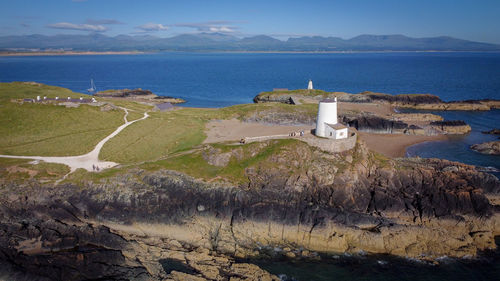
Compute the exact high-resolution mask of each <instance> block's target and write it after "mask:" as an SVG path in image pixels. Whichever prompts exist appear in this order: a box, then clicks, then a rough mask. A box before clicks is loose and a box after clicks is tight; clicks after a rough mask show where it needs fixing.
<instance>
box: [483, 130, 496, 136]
mask: <svg viewBox="0 0 500 281" xmlns="http://www.w3.org/2000/svg"><path fill="white" fill-rule="evenodd" d="M482 133H483V134H489V135H500V129H491V130H489V131H483V132H482Z"/></svg>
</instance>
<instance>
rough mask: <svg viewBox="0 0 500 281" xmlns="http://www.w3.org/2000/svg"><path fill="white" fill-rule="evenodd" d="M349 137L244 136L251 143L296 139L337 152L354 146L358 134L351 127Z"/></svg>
mask: <svg viewBox="0 0 500 281" xmlns="http://www.w3.org/2000/svg"><path fill="white" fill-rule="evenodd" d="M348 135H349V137H347V138H345V139H339V140H335V139H329V138H321V137H316V136H314V135H311V134H306V135H305V136H295V137H292V136H289V135H272V136H261V137H247V138H245V143H251V142H256V141H265V140H273V139H292V138H293V139H298V140H301V141H303V142H306V143H307V144H308V145H310V146H314V147H317V148H319V149H321V150H323V151H327V152H331V153H338V152H342V151H347V150H350V149H353V148H354V146H356V140H357V138H358V134H357V133H356V131H355V130H354V129H352V128H349V133H348Z"/></svg>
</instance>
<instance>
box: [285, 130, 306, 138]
mask: <svg viewBox="0 0 500 281" xmlns="http://www.w3.org/2000/svg"><path fill="white" fill-rule="evenodd" d="M288 136H290V137H297V136H301V137H302V136H304V131H300V132H291V133H290V134H288Z"/></svg>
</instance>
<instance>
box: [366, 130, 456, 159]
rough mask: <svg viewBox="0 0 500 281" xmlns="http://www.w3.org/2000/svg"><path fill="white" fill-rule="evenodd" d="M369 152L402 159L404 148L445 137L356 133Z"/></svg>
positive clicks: (444, 137)
mask: <svg viewBox="0 0 500 281" xmlns="http://www.w3.org/2000/svg"><path fill="white" fill-rule="evenodd" d="M358 136H359V137H360V139H361V140H363V141H364V142H365V143H366V145H367V146H368V148H369V149H370V150H373V151H376V152H378V153H381V154H383V155H385V156H387V157H391V158H392V157H404V156H405V152H406V148H407V147H409V146H411V145H414V144H417V143H421V142H425V141H439V140H446V139H447V137H446V136H445V135H437V136H415V135H403V134H371V133H364V132H358Z"/></svg>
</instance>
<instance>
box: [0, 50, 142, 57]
mask: <svg viewBox="0 0 500 281" xmlns="http://www.w3.org/2000/svg"><path fill="white" fill-rule="evenodd" d="M140 54H146V52H139V51H125V52H93V51H89V52H72V51H69V52H65V51H63V52H0V57H38V56H88V55H140Z"/></svg>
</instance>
